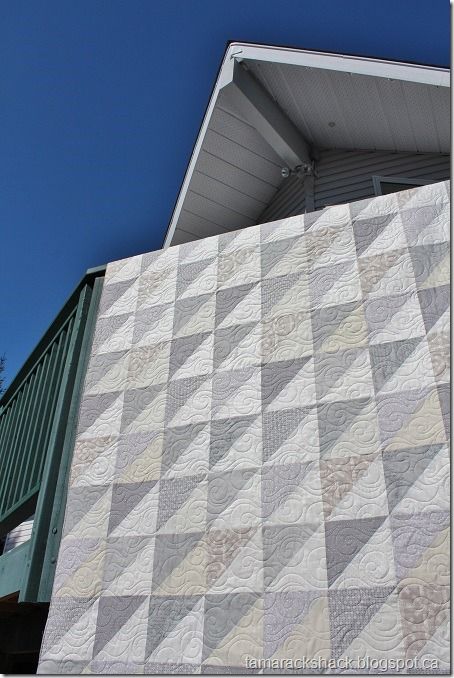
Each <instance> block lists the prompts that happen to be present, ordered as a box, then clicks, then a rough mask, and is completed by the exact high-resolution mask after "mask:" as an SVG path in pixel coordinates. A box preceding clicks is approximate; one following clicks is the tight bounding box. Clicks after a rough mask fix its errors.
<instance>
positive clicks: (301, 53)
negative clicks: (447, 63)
mask: <svg viewBox="0 0 454 678" xmlns="http://www.w3.org/2000/svg"><path fill="white" fill-rule="evenodd" d="M235 59H236V60H238V61H245V60H253V61H268V62H274V63H283V64H291V65H295V66H303V67H307V68H321V69H326V70H334V71H340V72H344V73H352V74H356V75H369V76H372V77H382V78H388V79H391V80H406V81H408V82H416V83H421V84H427V85H434V86H438V87H449V86H450V70H449V68H444V67H441V66H427V65H424V64H416V63H410V62H402V61H393V60H389V59H379V58H373V57H363V56H356V55H351V54H339V53H333V52H320V51H317V50H305V49H301V48H297V47H280V46H277V45H265V44H259V43H252V42H234V41H231V42H228V43H227V47H226V50H225V52H224V56H223V58H222V60H221V63H220V65H219V69H218V72H217V76H216V80H215V82H214V85H213V89H212V91H211V94H210V98H209V100H208V104H207V107H206V110H205V114H204V116H203V119H202V123H201V125H200V129H199V132H198V134H197V137H196V141H195V143H194V146H193V149H192V152H191V157H190V160H189V163H188V166H187V169H186V172H185V174H184V178H183V181H182V183H181V186H180V190H179V192H178V195H177V198H176V201H175V205H174V208H173V211H172V216H171V218H170V221H169V225H168V227H167V231H166V235H165V237H164V241H163V248H167V247H169V246H170V244H171V242H172V238H173V236H174V233H175V229H176V225H177V222H178V219H179V217H180V213H181V210H182V207H183V202H184V199H185V197H186V192H187V189H188V187H189V183H190V180H191V177H192V173H193V170H194V168H195V165H196V162H197V159H198V156H199V152H200V149H201V147H202V144H203V139H204V136H205V132H206V130H207V128H208V125H209V121H210V118H211V114H212V112H213V109H214V107H215V105H216V100H217V97H218V94H219V91H220V90H221V89H222V88H223V87H225V86H226V85H227V84H229V83H230V82H231V81H232V78H233V65H234V61H235ZM390 69H391V72H390Z"/></svg>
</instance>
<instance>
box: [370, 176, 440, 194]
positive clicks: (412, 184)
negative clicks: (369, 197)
mask: <svg viewBox="0 0 454 678" xmlns="http://www.w3.org/2000/svg"><path fill="white" fill-rule="evenodd" d="M372 182H373V184H374V192H375V195H388V193H396V192H397V191H405V190H406V189H407V188H416V187H417V186H425V185H426V184H431V183H432V181H431V180H430V179H407V178H406V177H379V176H373V177H372Z"/></svg>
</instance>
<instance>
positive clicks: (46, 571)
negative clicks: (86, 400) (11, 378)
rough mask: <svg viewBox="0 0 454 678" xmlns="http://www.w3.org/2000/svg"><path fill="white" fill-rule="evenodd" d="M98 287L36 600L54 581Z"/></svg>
mask: <svg viewBox="0 0 454 678" xmlns="http://www.w3.org/2000/svg"><path fill="white" fill-rule="evenodd" d="M102 286H103V278H96V280H95V281H94V285H93V291H92V293H91V298H90V304H89V308H88V311H87V314H86V319H85V327H84V332H83V337H82V344H81V348H80V359H79V361H78V365H77V370H76V374H75V380H74V388H73V394H72V400H71V404H70V408H69V412H68V416H67V426H66V430H65V439H64V443H63V451H62V456H61V461H60V468H59V475H58V479H57V484H56V489H55V495H54V501H53V509H52V515H51V518H50V531H49V536H48V540H47V543H46V552H45V554H44V559H43V567H42V575H41V581H40V587H39V591H38V596H37V602H48V601H50V598H51V595H52V585H53V582H54V575H55V568H56V563H57V556H58V549H59V547H60V541H61V535H62V531H63V521H64V516H65V506H66V497H67V491H68V480H69V472H70V468H71V461H72V455H73V450H74V444H75V441H76V432H77V420H78V415H79V406H80V399H81V397H82V388H83V382H84V378H85V374H86V371H87V366H88V360H89V357H90V348H91V344H92V341H93V334H94V330H95V325H96V317H97V313H98V306H99V300H100V298H101V292H102Z"/></svg>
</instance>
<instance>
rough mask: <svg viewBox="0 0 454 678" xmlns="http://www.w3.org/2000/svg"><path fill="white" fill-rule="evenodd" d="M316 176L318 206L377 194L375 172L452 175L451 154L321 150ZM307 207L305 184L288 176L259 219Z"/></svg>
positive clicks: (430, 177) (428, 177) (423, 176)
mask: <svg viewBox="0 0 454 678" xmlns="http://www.w3.org/2000/svg"><path fill="white" fill-rule="evenodd" d="M316 162H317V174H318V176H317V177H315V180H314V198H315V209H316V210H319V209H322V208H323V207H325V206H326V205H332V204H340V203H346V202H353V201H355V200H361V199H362V198H369V197H372V196H373V195H374V187H373V184H372V176H374V175H379V176H390V177H408V178H409V179H415V180H421V181H423V180H428V181H430V182H436V181H443V180H445V179H449V176H450V157H449V155H447V154H439V153H388V152H386V151H337V150H336V151H319V157H318V160H317V161H316ZM304 210H305V199H304V184H303V182H302V181H301V180H300V179H298V178H297V177H290V178H289V179H285V180H284V181H283V182H282V183H281V185H280V187H279V188H278V190H277V191H276V194H275V195H274V198H273V199H272V201H271V202H270V204H269V205H268V206H267V207H266V209H265V210H264V211H263V212H262V214H261V215H260V218H259V219H258V221H257V223H265V222H267V221H274V220H276V219H283V218H284V217H289V216H294V215H295V214H301V213H303V212H304Z"/></svg>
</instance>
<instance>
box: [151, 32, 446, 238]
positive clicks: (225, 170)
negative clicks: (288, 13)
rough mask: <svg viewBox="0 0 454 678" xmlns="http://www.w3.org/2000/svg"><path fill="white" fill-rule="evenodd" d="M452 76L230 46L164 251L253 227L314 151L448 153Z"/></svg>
mask: <svg viewBox="0 0 454 678" xmlns="http://www.w3.org/2000/svg"><path fill="white" fill-rule="evenodd" d="M449 133H450V93H449V70H448V69H445V68H439V67H435V66H424V65H420V64H410V63H401V62H395V61H386V60H382V59H371V58H365V57H357V56H351V55H341V54H330V53H323V52H314V51H308V50H302V49H292V48H281V47H274V46H269V45H268V46H266V45H253V44H249V43H239V42H233V43H230V44H229V46H228V48H227V50H226V52H225V55H224V58H223V60H222V64H221V67H220V70H219V73H218V77H217V80H216V83H215V86H214V89H213V92H212V95H211V98H210V101H209V104H208V107H207V110H206V113H205V117H204V119H203V122H202V125H201V128H200V132H199V135H198V137H197V141H196V143H195V146H194V150H193V153H192V156H191V159H190V162H189V165H188V168H187V171H186V174H185V177H184V180H183V183H182V186H181V189H180V192H179V195H178V198H177V201H176V204H175V208H174V211H173V215H172V218H171V221H170V224H169V228H168V232H167V236H166V239H165V243H164V246H168V245H170V244H176V243H177V242H182V241H184V240H188V239H189V240H191V239H195V238H198V237H206V236H209V235H213V234H214V233H219V232H223V231H227V230H234V229H235V228H240V227H242V226H248V225H253V224H254V223H256V220H257V218H258V217H259V215H260V214H261V213H262V212H263V211H264V209H265V208H266V207H267V205H268V204H269V203H270V201H271V200H272V198H273V196H274V195H275V193H276V191H277V189H278V188H279V186H280V185H281V183H282V181H283V178H282V169H283V167H289V168H290V169H293V168H294V167H295V166H306V164H307V165H309V164H310V162H311V159H312V155H313V152H314V149H344V150H349V149H350V150H386V151H391V152H413V153H449V149H450V138H449Z"/></svg>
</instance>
